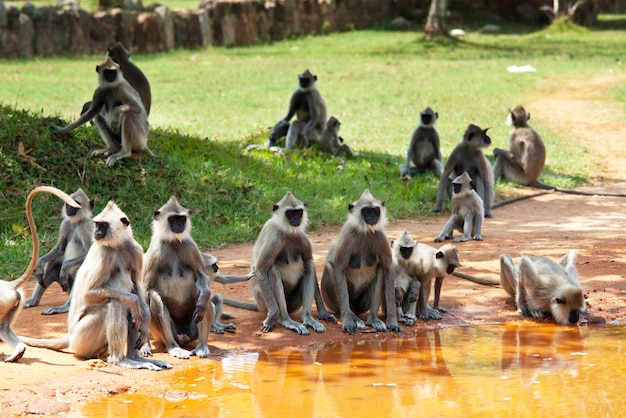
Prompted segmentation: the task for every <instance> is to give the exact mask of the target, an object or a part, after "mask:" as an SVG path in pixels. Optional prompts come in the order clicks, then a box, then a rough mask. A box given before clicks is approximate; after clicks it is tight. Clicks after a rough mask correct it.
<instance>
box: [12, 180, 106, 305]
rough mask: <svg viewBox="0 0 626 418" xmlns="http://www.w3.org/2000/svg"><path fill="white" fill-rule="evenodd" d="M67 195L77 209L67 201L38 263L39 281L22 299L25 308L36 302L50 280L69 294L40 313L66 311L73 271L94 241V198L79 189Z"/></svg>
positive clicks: (37, 273)
mask: <svg viewBox="0 0 626 418" xmlns="http://www.w3.org/2000/svg"><path fill="white" fill-rule="evenodd" d="M70 197H71V198H72V199H74V201H76V202H78V203H79V204H80V208H75V207H72V206H71V205H69V204H67V203H65V204H64V205H63V209H62V216H63V221H62V222H61V225H60V227H59V234H58V239H57V243H56V244H55V245H54V247H52V249H51V250H50V251H49V252H48V253H47V254H46V255H45V256H43V257H41V258H40V259H39V261H38V262H37V268H36V270H35V274H36V275H37V279H38V282H37V285H35V290H34V291H33V294H32V295H31V297H30V299H28V300H27V301H26V302H24V307H25V308H30V307H33V306H37V305H39V302H40V301H41V296H42V295H43V294H44V292H45V291H46V289H47V288H48V286H50V285H51V284H52V283H53V282H58V283H59V284H60V285H61V287H62V288H63V291H65V292H70V295H69V296H68V298H67V301H66V302H65V303H64V304H63V305H61V306H56V307H53V308H47V309H44V310H43V311H42V312H41V313H42V314H43V315H53V314H57V313H65V312H67V311H68V310H69V308H70V302H71V300H72V294H71V289H72V286H73V284H74V278H75V276H76V272H77V271H78V268H79V267H80V265H81V264H82V263H83V261H84V260H85V256H86V255H87V251H89V247H91V243H92V242H93V231H94V223H93V220H92V219H91V218H92V215H91V211H92V209H93V200H90V199H89V197H87V194H86V193H85V192H84V191H83V189H80V188H79V189H78V190H76V191H75V192H74V193H72V194H71V195H70Z"/></svg>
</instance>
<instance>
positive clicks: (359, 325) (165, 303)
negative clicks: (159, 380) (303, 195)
mask: <svg viewBox="0 0 626 418" xmlns="http://www.w3.org/2000/svg"><path fill="white" fill-rule="evenodd" d="M96 71H97V73H98V87H97V88H96V90H95V92H94V95H93V99H92V101H91V102H89V103H86V104H85V106H84V108H83V113H82V115H81V116H80V117H79V118H78V119H77V120H76V121H75V122H73V123H71V124H70V125H68V126H67V127H65V128H60V127H57V129H58V131H59V132H61V133H67V132H70V131H71V130H72V129H74V128H76V127H77V126H80V125H82V124H84V123H87V122H88V121H91V120H93V121H94V123H95V125H96V127H97V129H98V131H99V133H100V136H101V137H102V139H103V141H104V142H105V144H106V146H107V148H106V149H102V150H98V151H94V152H93V153H92V154H108V155H109V156H108V159H107V164H108V165H109V166H112V165H114V164H115V163H116V161H118V160H119V159H121V158H125V157H128V156H130V154H131V153H132V152H134V151H140V150H147V151H148V152H150V153H151V151H150V150H149V149H148V148H147V136H148V131H149V125H148V121H147V115H148V114H149V111H150V105H151V96H150V85H149V83H148V80H147V79H146V78H145V76H144V75H143V73H142V72H141V70H139V69H138V68H137V67H136V66H135V65H134V64H133V63H132V62H130V60H129V53H128V51H127V50H126V49H125V48H124V47H123V46H122V45H121V44H119V43H118V44H117V45H115V46H114V47H112V48H110V49H109V51H108V57H107V59H106V61H105V62H104V63H102V64H100V65H98V66H97V67H96ZM316 81H317V77H316V76H315V75H313V74H312V73H311V72H310V71H309V70H306V71H305V72H304V73H302V74H300V75H299V76H298V87H297V88H296V90H295V91H294V93H293V94H292V97H291V100H290V104H289V110H288V112H287V114H286V115H285V117H284V118H283V119H281V120H280V121H279V122H278V123H277V124H276V125H275V126H274V128H273V129H272V131H271V132H270V135H269V141H268V144H267V145H266V146H267V147H268V148H269V149H272V150H274V151H283V150H291V149H293V148H295V147H296V146H298V145H301V146H305V147H306V146H309V145H310V144H312V143H317V144H319V146H320V147H321V148H322V149H323V150H325V151H327V152H330V153H332V154H333V155H336V154H337V153H339V152H343V153H345V154H346V155H348V156H349V155H352V151H351V149H350V147H348V146H347V145H345V144H342V142H343V140H342V139H341V138H340V137H339V135H338V130H339V126H340V122H339V121H338V120H337V119H336V118H335V117H332V116H331V117H330V118H328V120H327V119H326V117H327V115H326V113H327V112H326V103H325V101H324V99H323V98H322V96H321V94H320V93H319V91H318V90H317V88H316ZM294 116H296V120H295V121H293V122H291V119H292V118H293V117H294ZM437 118H438V115H437V113H436V112H434V111H433V110H432V109H431V108H426V109H425V110H424V111H422V112H421V114H420V123H419V125H418V127H417V128H416V129H415V131H414V133H413V135H412V138H411V142H410V145H409V149H408V152H407V158H406V163H405V164H404V165H402V166H401V175H402V176H403V177H412V176H414V175H415V174H417V173H420V172H423V171H425V170H432V171H434V172H435V173H436V174H437V175H438V176H439V177H440V185H439V189H438V193H437V200H436V203H435V208H434V211H437V212H439V211H441V209H442V205H443V200H444V198H445V196H446V195H451V204H452V215H451V217H450V220H449V221H448V222H447V223H446V225H445V226H444V228H443V230H442V232H441V234H440V235H438V236H437V237H436V238H435V242H441V241H444V240H446V239H451V238H452V234H453V231H454V230H455V229H456V230H459V231H461V232H462V234H463V235H462V236H460V237H457V238H455V239H454V241H456V242H460V241H467V240H470V239H474V240H482V235H481V226H482V222H483V219H484V218H485V217H491V210H492V208H494V207H496V206H495V205H494V204H493V197H494V192H493V182H494V179H495V180H497V179H499V178H500V177H505V178H507V179H509V180H510V181H513V182H516V183H519V184H523V185H532V186H535V187H540V188H543V189H551V190H558V191H563V192H576V191H571V190H569V189H560V188H555V187H552V186H549V185H546V184H544V183H541V182H540V181H539V180H538V178H539V176H540V175H541V172H542V170H543V167H544V164H545V156H546V155H545V146H544V144H543V142H542V140H541V138H540V136H539V135H538V134H537V133H536V132H535V131H534V130H533V129H532V128H531V127H530V126H529V125H528V123H527V122H528V119H529V118H530V114H529V113H528V112H526V110H525V109H524V108H523V107H522V106H517V107H515V108H514V109H512V110H511V111H510V113H509V117H508V119H509V122H510V123H511V124H512V125H513V127H514V129H513V130H512V132H511V134H510V137H509V141H510V147H509V149H508V150H507V149H499V148H496V149H495V150H494V155H495V161H494V165H493V168H492V167H491V166H490V164H489V162H488V160H487V158H486V157H485V155H484V154H483V152H482V150H483V149H484V148H486V147H488V146H489V145H490V143H491V139H490V138H489V136H488V135H487V129H482V128H480V127H478V126H476V125H473V124H470V125H469V126H468V127H467V130H466V131H465V134H464V136H463V139H462V141H461V142H460V143H459V144H458V145H457V146H456V148H454V150H453V151H452V153H451V154H450V156H449V157H448V159H447V161H446V163H445V165H444V164H443V162H442V157H441V151H440V144H439V136H438V134H437V131H436V130H435V128H434V125H435V123H436V121H437ZM283 136H285V147H284V148H280V147H278V146H277V145H276V143H277V141H278V139H280V138H281V137H283ZM42 192H47V193H53V194H55V195H56V196H58V197H60V198H61V199H62V200H63V201H64V206H63V212H62V214H63V222H62V223H61V225H60V228H59V233H58V240H57V243H56V245H55V246H54V247H53V248H52V250H51V251H50V252H49V253H48V254H46V255H45V256H43V257H41V258H38V254H39V241H38V236H37V230H36V227H35V223H34V220H33V216H32V209H31V205H32V200H33V198H34V196H35V195H36V194H38V193H42ZM578 193H583V192H578ZM92 210H93V201H91V200H89V198H88V197H87V195H86V194H85V192H84V191H83V190H82V189H79V190H77V191H76V192H75V193H73V194H72V195H71V196H68V195H67V194H65V193H64V192H62V191H60V190H58V189H55V188H53V187H46V186H42V187H38V188H36V189H34V190H33V191H32V192H31V193H30V194H29V196H28V198H27V201H26V214H27V219H28V223H29V227H30V229H31V231H32V236H33V253H32V257H31V261H30V263H29V265H28V268H27V269H26V271H25V273H24V274H23V275H22V276H21V277H20V278H19V279H17V280H14V281H12V282H5V281H0V338H1V339H2V340H3V341H5V342H7V343H8V344H9V345H11V346H12V347H13V348H14V350H15V351H14V353H13V354H12V355H9V356H6V357H4V361H17V360H19V359H20V358H21V357H22V356H23V354H24V351H25V349H26V346H25V345H24V344H28V345H31V346H36V347H44V348H50V349H54V350H61V349H67V348H69V349H70V350H71V351H72V352H73V353H74V354H75V355H76V356H77V357H79V358H95V357H99V356H101V355H105V354H106V355H107V356H108V357H107V361H108V362H109V363H112V364H116V365H119V366H122V367H128V368H145V369H150V370H161V369H163V368H171V367H172V366H171V365H170V364H169V363H167V362H164V361H157V360H153V359H149V358H148V357H149V356H151V354H152V348H151V343H150V339H151V338H152V339H153V340H154V341H155V342H156V343H158V344H161V345H163V346H164V347H165V350H166V351H167V352H168V353H169V354H171V355H173V356H175V357H177V358H189V357H190V356H192V355H195V356H198V357H207V356H209V354H210V351H209V348H208V345H207V341H208V336H209V332H211V331H212V332H215V333H224V332H225V331H233V330H234V329H235V326H234V325H233V324H224V323H221V322H220V319H221V318H222V306H223V304H224V303H226V304H229V305H232V306H236V307H240V308H246V309H252V310H257V311H259V312H261V313H263V314H264V315H265V319H264V320H263V323H262V327H261V331H262V332H270V331H271V330H272V329H274V328H275V326H276V324H277V323H278V324H280V325H282V326H284V327H286V328H288V329H291V330H294V331H296V332H297V333H298V334H308V333H309V328H312V329H313V330H314V331H316V332H324V331H325V327H324V325H323V324H322V323H320V322H318V321H317V320H316V319H315V318H313V316H312V314H311V307H312V303H313V301H314V300H315V303H316V307H317V314H318V319H320V320H322V321H326V322H332V323H336V322H337V319H336V317H335V315H337V316H338V317H339V318H340V321H341V324H342V329H343V330H344V331H345V332H347V333H349V334H354V333H355V332H356V330H357V329H363V328H365V327H366V326H369V327H373V328H374V329H376V330H377V331H385V330H388V331H393V332H401V331H402V327H401V326H400V325H399V323H404V324H406V325H407V326H412V325H414V324H415V322H416V320H417V318H420V319H424V320H427V319H440V318H441V312H446V310H445V309H444V308H442V307H441V306H439V299H440V292H441V286H442V282H443V279H444V278H445V276H446V275H449V274H456V275H458V276H459V277H464V278H469V279H470V280H475V281H477V282H480V280H478V279H477V278H472V277H471V276H467V275H461V274H459V273H455V271H454V270H455V269H456V268H457V267H458V266H459V265H460V263H459V256H458V252H457V250H456V248H455V247H454V246H453V245H452V244H446V245H443V246H442V247H441V248H438V249H436V248H434V247H431V246H429V245H426V244H422V243H418V242H416V241H415V240H414V239H413V238H411V236H410V235H409V234H408V232H407V231H404V232H403V233H402V234H401V235H400V236H399V237H397V239H395V240H394V241H392V242H391V244H390V242H389V240H388V239H387V236H386V233H385V226H386V222H387V217H386V209H385V206H384V202H381V201H379V200H377V199H376V198H375V197H374V196H373V195H372V194H371V193H370V192H369V191H368V190H365V191H364V192H363V194H362V195H361V196H360V198H359V199H358V200H357V201H355V202H354V203H351V204H349V205H348V217H347V220H346V222H345V223H344V225H343V228H342V229H341V231H340V233H339V235H338V236H337V238H336V239H335V240H334V241H333V243H332V244H331V246H330V249H329V251H328V255H327V258H326V261H325V263H324V270H323V273H322V277H321V280H320V282H319V283H318V280H317V274H316V271H315V264H314V260H313V248H312V243H311V241H310V239H309V238H308V236H307V234H306V226H307V223H308V215H307V210H306V205H305V204H304V203H303V202H301V201H300V200H298V199H297V198H296V197H295V196H294V195H293V194H291V193H290V192H288V193H287V194H286V195H285V196H284V197H283V198H282V199H281V200H280V201H279V202H278V203H277V204H275V205H274V208H273V214H272V216H271V218H270V219H269V220H268V221H267V222H266V223H265V225H264V226H263V228H262V230H261V232H260V233H259V236H258V238H257V240H256V243H255V245H254V249H253V254H252V260H251V268H250V273H249V274H248V275H243V276H226V275H222V274H221V273H220V272H219V271H218V267H217V260H216V259H215V257H213V256H211V255H210V254H206V253H202V252H201V251H200V250H199V249H198V246H197V245H196V243H195V242H194V240H193V238H192V237H191V217H192V215H193V212H192V211H190V210H188V209H186V208H184V207H183V206H181V205H180V204H179V203H178V201H177V199H176V197H172V198H170V200H169V201H168V202H167V203H166V204H165V205H163V206H162V207H161V208H160V209H158V210H157V211H155V212H154V219H153V223H152V239H151V242H150V246H149V248H148V250H147V252H146V253H145V254H144V253H143V250H142V248H141V246H140V245H139V244H138V243H137V242H136V241H135V239H134V238H133V233H132V230H131V227H130V222H129V220H128V217H127V216H126V215H125V214H124V213H123V212H122V211H121V210H120V208H119V207H118V206H117V205H116V204H115V203H114V202H109V203H108V204H107V206H106V207H105V208H104V209H103V210H102V211H101V212H100V213H99V214H98V215H96V216H92ZM575 261H576V252H575V251H573V250H572V251H570V252H568V253H567V254H566V255H565V256H564V257H563V258H561V259H560V260H559V261H558V262H555V261H553V260H551V259H549V258H547V257H542V256H537V257H526V256H522V257H521V259H520V261H519V263H518V265H515V264H514V263H513V260H512V259H511V257H510V256H509V255H507V254H503V255H501V257H500V264H501V269H500V284H501V286H502V287H503V289H504V290H505V291H506V292H507V293H509V294H510V295H511V296H513V297H514V298H515V301H516V305H517V309H518V311H519V312H520V313H521V314H523V315H525V316H530V317H536V318H544V317H546V316H551V317H552V318H553V319H554V320H555V321H556V322H557V323H559V324H576V323H578V322H579V319H580V316H581V315H584V314H585V313H586V303H585V295H584V294H583V291H582V289H581V286H580V283H579V280H578V275H577V272H576V268H575ZM33 273H35V275H36V276H37V279H38V283H37V285H36V287H35V290H34V291H33V294H32V296H31V297H30V298H29V299H28V300H26V301H25V302H24V303H22V293H21V292H22V290H21V288H22V287H23V285H24V283H25V282H26V280H28V278H29V277H30V276H31V274H33ZM214 279H215V280H216V281H218V282H221V283H234V282H238V281H244V280H249V281H250V287H251V289H252V294H253V296H254V299H255V303H245V302H241V301H237V300H231V299H222V298H221V296H220V295H212V293H211V283H212V281H213V280H214ZM433 279H434V281H435V294H434V303H433V307H432V308H431V307H430V306H429V305H428V300H429V297H430V289H431V287H432V286H431V283H432V281H433ZM53 282H58V283H59V284H60V285H61V286H62V288H63V289H64V290H67V291H69V292H70V293H69V297H68V300H67V302H66V303H65V304H64V305H62V306H59V307H54V308H49V309H46V310H45V311H43V313H44V314H54V313H60V312H68V332H67V334H66V335H65V336H63V337H61V338H59V339H36V338H27V337H18V336H17V335H16V334H15V333H14V332H13V330H12V328H11V325H12V323H13V322H14V321H15V319H16V318H17V316H18V314H19V311H20V310H21V308H22V305H23V306H25V307H32V306H36V305H38V304H39V302H40V299H41V296H42V294H43V293H44V292H45V290H46V288H47V287H49V286H50V285H51V284H52V283H53ZM297 310H300V311H301V319H302V323H299V322H297V321H295V320H293V319H292V318H291V316H290V314H292V313H294V312H296V311H297ZM380 312H382V313H383V315H382V317H383V318H384V320H383V319H381V318H380V317H379V313H380ZM366 313H367V317H366V319H365V321H364V320H363V319H361V315H364V314H366ZM193 341H195V342H196V345H195V348H193V349H192V350H191V351H188V350H186V349H184V348H183V347H182V346H184V345H186V344H187V343H190V342H193Z"/></svg>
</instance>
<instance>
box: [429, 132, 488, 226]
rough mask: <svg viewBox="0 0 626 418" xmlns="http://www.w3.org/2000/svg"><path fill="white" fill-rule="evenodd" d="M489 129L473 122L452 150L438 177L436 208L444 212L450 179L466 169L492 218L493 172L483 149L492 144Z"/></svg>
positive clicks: (486, 211)
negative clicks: (444, 200)
mask: <svg viewBox="0 0 626 418" xmlns="http://www.w3.org/2000/svg"><path fill="white" fill-rule="evenodd" d="M488 129H489V128H487V129H481V128H480V127H478V126H476V125H474V124H470V125H469V126H468V127H467V129H466V130H465V134H464V135H463V140H462V141H461V142H459V144H458V145H457V146H456V147H455V148H454V149H453V150H452V152H451V153H450V156H449V157H448V160H447V161H446V164H445V166H444V169H443V173H442V174H441V179H440V180H439V191H438V192H437V202H436V203H435V208H434V209H433V211H434V212H441V207H442V205H443V198H444V196H445V194H446V193H447V192H449V187H450V182H451V181H452V180H454V179H455V178H456V177H457V176H460V175H461V174H463V172H464V171H467V173H468V174H469V175H470V177H471V178H472V181H473V182H474V186H475V188H476V192H477V193H478V195H479V196H480V198H481V199H482V200H483V206H484V210H485V217H486V218H491V205H492V204H493V197H494V192H493V172H492V170H491V164H489V161H488V160H487V157H485V155H484V154H483V152H482V149H483V148H486V147H488V146H489V145H490V144H491V138H489V136H488V135H487V130H488Z"/></svg>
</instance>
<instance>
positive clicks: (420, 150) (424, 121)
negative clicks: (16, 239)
mask: <svg viewBox="0 0 626 418" xmlns="http://www.w3.org/2000/svg"><path fill="white" fill-rule="evenodd" d="M437 119H439V114H438V113H437V112H435V111H434V110H432V109H431V108H430V107H427V108H426V109H424V110H422V112H421V113H420V119H419V123H418V125H417V128H415V130H414V131H413V134H412V135H411V142H410V144H409V149H408V151H407V153H406V163H405V164H402V165H400V175H401V176H402V177H403V178H410V177H413V176H415V175H417V174H419V173H423V172H424V171H426V170H432V171H433V172H434V173H435V174H436V175H437V176H438V177H441V173H443V163H442V162H441V151H440V143H439V133H437V129H435V123H437Z"/></svg>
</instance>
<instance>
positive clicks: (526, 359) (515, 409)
mask: <svg viewBox="0 0 626 418" xmlns="http://www.w3.org/2000/svg"><path fill="white" fill-rule="evenodd" d="M624 337H626V328H625V327H598V328H583V327H581V328H578V327H564V326H556V325H548V324H545V325H528V324H524V325H501V326H492V327H464V328H455V329H446V330H441V331H430V332H423V333H419V334H418V335H417V336H415V337H414V338H410V339H394V338H388V339H385V340H376V341H358V342H355V343H352V344H330V345H326V346H323V347H320V348H306V349H303V348H287V349H280V350H278V349H273V350H267V351H260V352H258V353H246V354H236V355H231V356H229V357H226V358H224V359H223V360H222V361H221V362H209V363H207V364H206V365H203V366H202V368H201V369H188V370H183V371H178V372H174V373H171V374H169V376H168V378H166V379H163V380H162V385H160V386H156V387H155V388H154V390H153V392H154V393H147V392H146V393H137V394H124V395H118V396H113V397H110V398H106V399H102V400H100V401H97V402H94V403H92V404H90V405H88V406H86V407H85V408H83V409H82V410H81V411H80V413H81V414H82V415H83V416H90V417H92V416H107V417H116V418H121V417H131V416H139V415H141V416H167V417H177V416H179V417H182V416H212V417H230V416H237V417H242V416H243V417H251V416H258V417H279V416H288V417H291V416H297V417H355V416H359V417H368V416H385V417H387V416H393V417H423V416H454V417H458V416H484V415H485V414H489V416H515V417H526V416H528V417H535V416H549V417H558V416H625V415H626V400H625V397H624V395H623V393H622V390H621V384H619V383H618V382H621V379H622V376H623V374H624V372H625V370H624V369H625V368H626V366H625V364H626V362H625V361H624V350H623V348H624V347H623V341H624Z"/></svg>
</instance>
